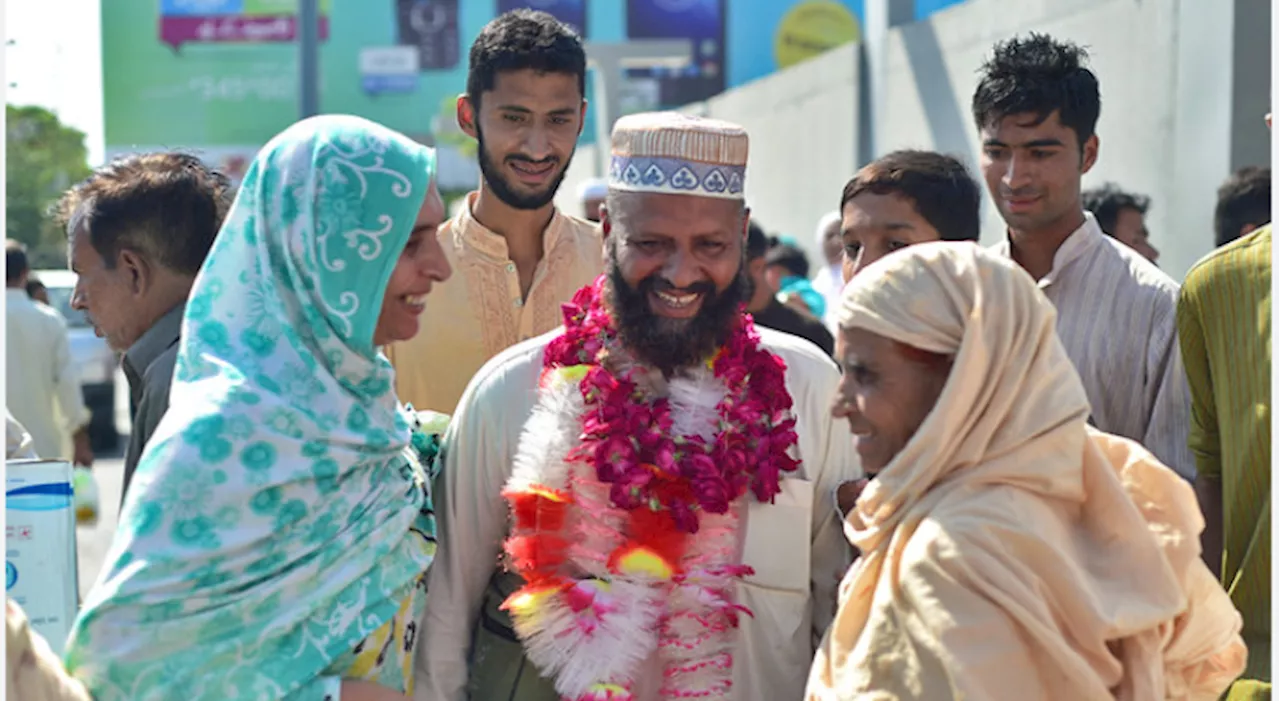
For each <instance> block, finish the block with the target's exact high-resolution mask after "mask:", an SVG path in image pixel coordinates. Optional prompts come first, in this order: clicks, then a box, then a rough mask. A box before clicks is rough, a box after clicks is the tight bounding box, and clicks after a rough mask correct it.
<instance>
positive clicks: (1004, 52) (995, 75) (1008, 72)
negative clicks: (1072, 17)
mask: <svg viewBox="0 0 1280 701" xmlns="http://www.w3.org/2000/svg"><path fill="white" fill-rule="evenodd" d="M1088 58H1089V54H1088V52H1086V51H1085V50H1084V49H1082V48H1080V47H1079V46H1077V45H1076V44H1073V43H1071V42H1069V41H1055V40H1054V39H1053V38H1052V37H1050V36H1049V35H1047V34H1036V33H1032V34H1031V35H1030V36H1028V37H1025V38H1021V37H1014V38H1012V39H1009V40H1008V41H1002V42H999V43H997V44H996V45H995V49H994V50H993V52H992V56H991V58H990V59H988V60H987V61H986V62H985V63H983V64H982V68H981V69H980V71H979V72H980V74H981V76H982V77H981V79H980V80H979V81H978V88H977V90H975V91H974V93H973V120H974V121H975V122H977V125H978V128H979V129H982V128H983V127H986V126H990V125H992V124H995V123H996V122H998V121H1000V120H1001V119H1004V118H1005V117H1008V116H1009V115H1011V114H1022V113H1024V112H1030V113H1032V114H1034V115H1036V118H1037V120H1038V121H1037V124H1038V123H1039V122H1043V121H1044V120H1045V119H1047V118H1048V117H1049V115H1050V114H1052V113H1053V112H1054V111H1057V112H1058V119H1059V120H1061V122H1062V123H1063V124H1064V125H1066V126H1067V127H1069V128H1070V129H1071V130H1072V131H1074V132H1075V133H1076V139H1077V141H1079V144H1078V146H1079V147H1080V148H1081V149H1083V148H1084V142H1085V140H1087V139H1088V138H1089V137H1091V136H1093V132H1094V128H1095V127H1097V126H1098V114H1099V113H1100V112H1101V111H1102V102H1101V100H1100V98H1099V97H1098V78H1097V76H1095V75H1094V74H1093V71H1090V70H1089V69H1088V68H1085V67H1084V65H1083V64H1084V63H1085V62H1086V61H1087V60H1088Z"/></svg>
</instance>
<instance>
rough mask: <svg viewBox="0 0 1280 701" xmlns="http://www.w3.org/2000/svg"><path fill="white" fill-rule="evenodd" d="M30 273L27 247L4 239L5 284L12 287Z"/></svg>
mask: <svg viewBox="0 0 1280 701" xmlns="http://www.w3.org/2000/svg"><path fill="white" fill-rule="evenodd" d="M30 271H31V262H30V261H28V260H27V247H26V246H23V245H22V244H21V243H19V242H18V241H15V240H13V239H6V240H5V242H4V282H5V284H6V285H12V284H13V283H15V282H17V281H18V279H19V278H21V277H22V276H23V275H25V274H27V273H28V272H30Z"/></svg>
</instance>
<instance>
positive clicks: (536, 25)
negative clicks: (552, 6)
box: [467, 10, 587, 109]
mask: <svg viewBox="0 0 1280 701" xmlns="http://www.w3.org/2000/svg"><path fill="white" fill-rule="evenodd" d="M526 69H533V70H535V71H538V72H539V73H567V74H569V75H573V76H575V77H577V79H578V93H579V94H581V95H583V96H585V95H586V93H587V54H586V51H585V50H584V49H583V48H582V39H581V38H580V37H579V36H578V33H577V32H575V31H573V28H572V27H570V26H569V25H567V24H565V23H563V22H561V21H560V20H557V19H556V18H555V17H552V16H551V15H549V14H547V13H546V12H540V11H537V10H512V11H510V12H504V13H503V14H501V15H498V16H497V17H495V18H494V19H493V21H491V22H489V23H488V24H486V25H485V26H484V29H481V30H480V36H478V37H476V40H475V42H474V43H473V44H471V58H470V67H469V69H468V71H467V97H468V98H470V100H471V104H472V105H474V106H475V108H476V109H479V108H480V95H481V94H482V93H484V92H486V91H488V90H493V86H494V82H495V81H496V80H497V78H498V74H499V73H506V72H508V71H519V70H526Z"/></svg>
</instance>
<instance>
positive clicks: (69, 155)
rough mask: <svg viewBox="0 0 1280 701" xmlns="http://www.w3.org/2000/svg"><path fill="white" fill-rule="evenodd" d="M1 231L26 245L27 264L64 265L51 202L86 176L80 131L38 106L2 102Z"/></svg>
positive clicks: (62, 239)
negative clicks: (3, 222)
mask: <svg viewBox="0 0 1280 701" xmlns="http://www.w3.org/2000/svg"><path fill="white" fill-rule="evenodd" d="M5 120H6V123H5V178H6V185H5V214H6V216H7V222H6V229H5V235H6V236H7V237H9V238H13V239H17V240H19V241H22V242H23V243H25V244H26V245H27V250H28V252H29V253H30V254H31V258H32V261H31V263H32V266H33V267H37V268H43V267H55V268H61V267H64V266H65V265H66V260H67V254H66V250H67V248H66V236H65V234H64V232H62V231H60V230H59V229H58V227H57V226H55V225H54V223H53V220H52V217H50V216H49V208H50V206H51V205H52V204H53V203H54V202H56V201H57V200H58V197H60V196H61V195H62V193H63V192H65V191H66V189H67V188H69V187H71V186H72V185H73V184H75V183H76V182H79V181H80V180H81V179H83V178H85V177H87V176H88V175H89V172H90V169H89V163H88V160H89V158H88V151H87V149H86V148H85V145H84V133H82V132H80V131H79V130H76V129H73V128H71V127H68V126H66V125H65V124H63V123H62V122H61V121H59V120H58V117H57V115H55V114H53V113H52V112H50V111H49V110H46V109H45V108H43V107H35V106H29V107H14V106H13V105H5Z"/></svg>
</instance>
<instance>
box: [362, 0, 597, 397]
mask: <svg viewBox="0 0 1280 701" xmlns="http://www.w3.org/2000/svg"><path fill="white" fill-rule="evenodd" d="M586 70H587V59H586V54H585V53H584V51H583V48H582V41H581V39H579V38H578V36H577V34H575V33H574V31H573V30H572V29H571V28H570V27H569V26H568V25H565V24H562V23H561V22H559V21H557V20H556V19H555V18H554V17H552V16H551V15H549V14H547V13H545V12H535V11H531V10H514V11H511V12H508V13H505V14H503V15H501V16H499V17H497V18H496V19H494V20H493V21H492V22H490V23H489V24H487V25H486V26H485V27H484V29H482V30H481V31H480V35H479V36H478V37H476V40H475V43H473V44H472V45H471V58H470V70H469V73H468V75H467V91H466V93H465V94H463V95H460V96H459V97H458V105H457V112H458V114H457V118H458V126H460V127H461V128H462V130H463V131H464V132H466V133H467V134H468V135H470V136H472V137H474V138H475V139H476V142H477V144H478V158H479V162H480V172H481V175H482V178H481V181H480V190H479V191H478V192H472V193H470V194H469V195H467V197H466V203H465V206H463V207H461V208H460V210H459V212H458V214H457V215H456V216H455V217H453V219H451V220H450V221H448V222H445V224H444V226H441V227H440V230H439V233H438V236H439V237H440V243H441V245H442V246H443V247H444V250H445V255H446V256H448V260H449V265H450V267H451V268H452V269H453V270H454V271H456V274H455V275H454V276H453V277H452V278H450V279H449V280H448V281H447V282H445V283H443V284H440V285H437V286H436V287H435V289H434V290H433V291H432V295H431V300H432V301H431V304H430V305H428V306H427V310H426V312H425V313H424V316H423V318H422V328H425V329H430V330H429V331H427V332H425V333H422V334H420V335H419V336H417V337H416V338H414V339H412V340H409V341H404V342H401V343H397V344H393V345H392V346H391V347H390V348H388V349H387V356H388V357H389V358H390V359H391V362H392V364H393V365H394V366H395V368H396V393H397V394H398V395H399V397H400V400H401V401H403V402H406V403H409V404H412V405H413V406H414V408H416V409H420V410H421V409H430V410H434V411H439V412H443V413H451V412H452V411H453V409H454V406H455V405H456V404H457V402H458V397H459V396H461V395H462V390H463V389H464V388H465V387H466V386H467V381H468V380H470V379H471V376H472V375H474V374H475V373H476V371H477V370H479V369H480V367H481V366H482V365H484V363H485V361H486V360H488V359H490V358H492V357H493V356H494V355H497V354H498V353H499V352H500V351H502V350H503V349H505V348H507V347H509V346H511V345H513V344H515V343H517V342H519V341H521V340H525V339H529V338H532V337H534V336H536V335H538V334H541V333H545V332H547V331H549V330H551V329H552V328H554V327H555V325H556V324H558V323H559V322H560V304H561V303H562V302H565V301H567V300H568V299H569V297H570V296H572V295H573V291H574V290H576V289H578V288H579V287H582V286H583V285H585V284H586V283H588V282H590V281H591V280H592V279H594V278H595V277H596V276H597V275H599V274H600V270H601V268H602V265H603V261H602V259H601V253H600V233H599V229H598V227H597V226H596V225H595V224H593V223H591V222H588V221H586V220H583V219H580V218H578V217H574V216H570V215H567V214H565V213H563V212H560V211H559V210H557V209H556V208H555V205H554V204H552V199H553V198H554V197H555V194H556V190H558V189H559V187H560V182H561V180H563V179H564V174H565V171H566V169H567V168H568V167H569V161H570V160H571V159H572V158H573V152H574V149H575V148H576V146H577V142H578V135H579V134H580V133H581V132H582V119H583V115H584V114H585V113H586V107H587V103H586V100H585V99H584V98H583V93H584V90H585V81H586Z"/></svg>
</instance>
